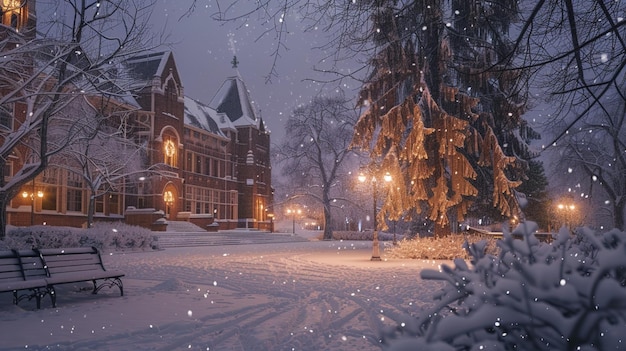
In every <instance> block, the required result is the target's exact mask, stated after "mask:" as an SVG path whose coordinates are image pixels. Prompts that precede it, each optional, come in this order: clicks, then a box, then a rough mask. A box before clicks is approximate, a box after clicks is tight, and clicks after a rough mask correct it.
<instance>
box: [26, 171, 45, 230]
mask: <svg viewBox="0 0 626 351" xmlns="http://www.w3.org/2000/svg"><path fill="white" fill-rule="evenodd" d="M22 197H23V198H25V199H26V198H28V197H30V225H31V226H33V225H35V197H38V198H40V199H42V198H43V191H41V190H39V191H37V192H35V180H34V179H33V183H32V189H31V192H30V193H29V192H28V191H24V192H22Z"/></svg>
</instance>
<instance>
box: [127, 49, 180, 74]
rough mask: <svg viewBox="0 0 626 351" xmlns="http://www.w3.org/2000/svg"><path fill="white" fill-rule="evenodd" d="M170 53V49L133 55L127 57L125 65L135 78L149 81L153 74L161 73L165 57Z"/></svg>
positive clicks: (165, 60)
mask: <svg viewBox="0 0 626 351" xmlns="http://www.w3.org/2000/svg"><path fill="white" fill-rule="evenodd" d="M171 54H172V53H171V51H162V52H153V53H150V54H146V55H140V56H135V57H132V58H130V59H128V60H127V61H126V65H127V66H128V68H129V69H130V70H131V71H132V72H133V75H134V77H135V78H137V79H140V80H142V81H149V80H151V79H152V78H153V77H154V76H159V75H161V73H163V70H164V69H165V64H166V63H167V59H168V58H169V57H170V55H171Z"/></svg>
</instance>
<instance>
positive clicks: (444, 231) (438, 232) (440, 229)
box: [435, 222, 450, 238]
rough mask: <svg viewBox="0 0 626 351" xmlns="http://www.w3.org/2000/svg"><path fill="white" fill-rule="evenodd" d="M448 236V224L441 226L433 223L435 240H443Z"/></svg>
mask: <svg viewBox="0 0 626 351" xmlns="http://www.w3.org/2000/svg"><path fill="white" fill-rule="evenodd" d="M448 235H450V224H446V225H441V224H439V223H438V222H435V238H443V237H445V236H448Z"/></svg>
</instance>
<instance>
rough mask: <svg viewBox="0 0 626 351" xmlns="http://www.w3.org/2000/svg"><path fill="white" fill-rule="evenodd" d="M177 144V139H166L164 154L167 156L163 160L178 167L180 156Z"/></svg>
mask: <svg viewBox="0 0 626 351" xmlns="http://www.w3.org/2000/svg"><path fill="white" fill-rule="evenodd" d="M176 145H177V143H176V141H175V140H174V139H172V138H168V139H165V141H164V142H163V155H164V156H165V157H164V160H163V162H164V163H165V164H166V165H168V166H171V167H176V160H177V157H178V152H177V150H178V147H177V146H176Z"/></svg>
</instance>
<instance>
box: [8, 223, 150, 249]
mask: <svg viewBox="0 0 626 351" xmlns="http://www.w3.org/2000/svg"><path fill="white" fill-rule="evenodd" d="M157 240H158V238H157V237H156V236H155V235H154V234H153V233H152V232H151V231H150V230H148V229H145V228H141V227H137V226H130V225H126V224H123V223H96V224H95V225H94V226H93V227H92V228H89V229H81V228H71V227H54V226H43V225H40V226H32V227H12V228H9V229H8V234H7V237H6V238H5V240H4V241H0V249H1V250H6V249H9V248H11V249H30V248H60V247H64V248H65V247H82V246H95V247H97V248H98V249H100V250H103V251H119V250H151V249H158V241H157Z"/></svg>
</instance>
